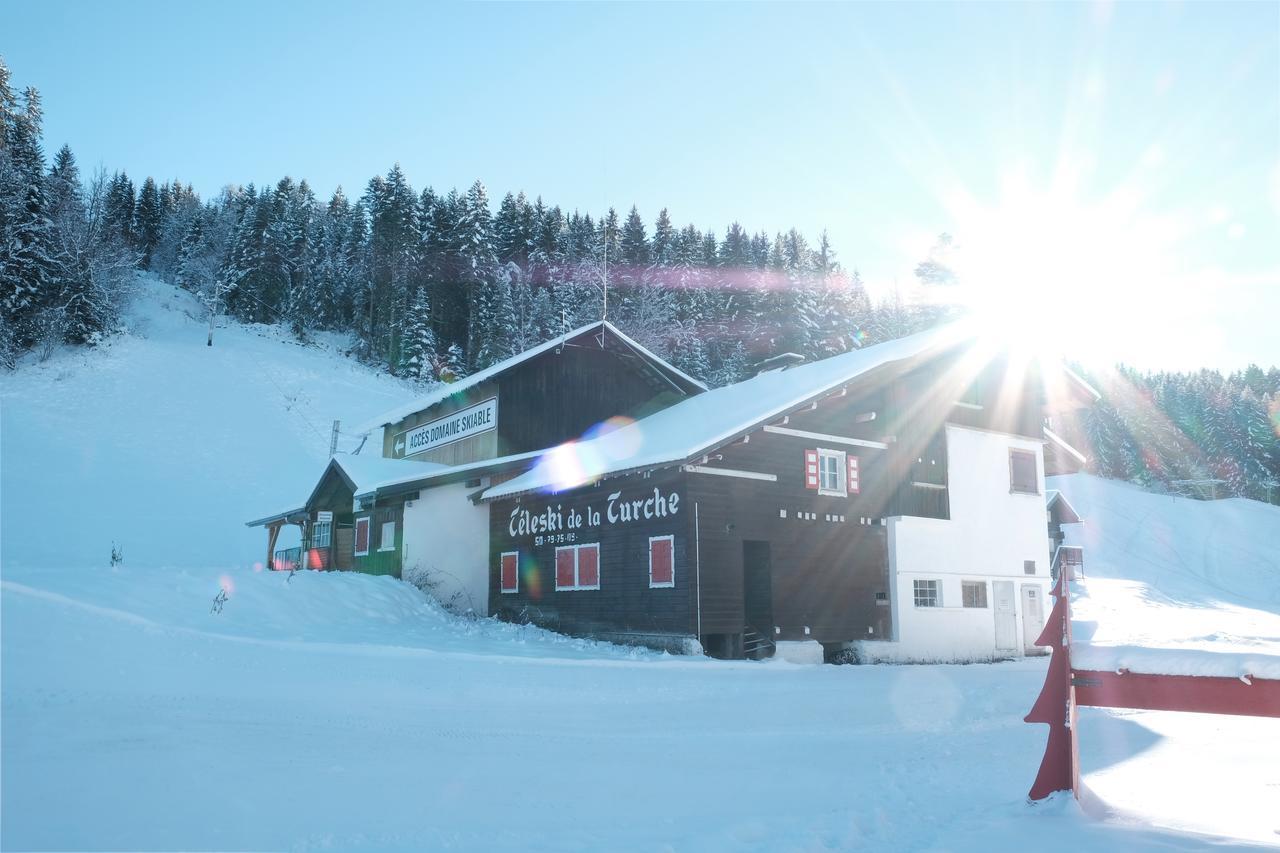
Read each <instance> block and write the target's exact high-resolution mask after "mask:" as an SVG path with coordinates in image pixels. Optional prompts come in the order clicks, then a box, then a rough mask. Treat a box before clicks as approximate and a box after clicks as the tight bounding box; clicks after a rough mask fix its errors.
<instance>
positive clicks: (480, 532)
mask: <svg viewBox="0 0 1280 853" xmlns="http://www.w3.org/2000/svg"><path fill="white" fill-rule="evenodd" d="M482 482H483V485H488V480H487V479H486V480H484V481H482ZM476 490H477V487H475V486H473V487H471V488H469V489H468V488H467V487H466V486H465V485H464V484H462V483H451V484H449V485H445V486H437V487H435V488H432V489H423V490H422V492H421V494H420V496H419V498H418V499H417V500H415V501H411V502H409V503H406V504H405V507H404V554H403V557H404V568H403V571H402V574H403V576H404V579H405V580H410V581H412V580H414V579H415V578H416V577H418V576H421V575H422V574H424V573H425V574H426V575H427V577H428V578H429V579H430V580H431V581H433V582H435V584H436V586H435V587H434V589H433V592H434V594H435V596H436V598H438V599H439V600H440V602H441V603H442V604H445V605H448V606H450V607H451V608H453V609H455V610H457V611H458V612H462V613H466V612H468V611H471V612H474V613H476V614H477V615H480V616H487V615H488V613H489V565H488V563H489V505H488V504H481V505H480V506H476V505H474V504H472V503H471V501H469V500H468V499H467V495H469V494H471V493H472V492H475V491H476Z"/></svg>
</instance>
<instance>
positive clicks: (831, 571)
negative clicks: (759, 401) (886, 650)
mask: <svg viewBox="0 0 1280 853" xmlns="http://www.w3.org/2000/svg"><path fill="white" fill-rule="evenodd" d="M813 444H814V442H813V441H812V440H809V439H803V438H796V437H792V436H780V435H773V434H769V433H756V434H754V435H753V436H752V437H751V440H750V441H749V442H748V443H747V444H738V445H735V446H733V447H730V448H725V449H724V450H723V451H722V455H723V460H720V461H713V460H709V461H710V464H709V465H708V466H707V467H723V468H726V469H737V470H749V471H758V472H765V473H772V474H776V475H777V477H778V480H777V482H766V481H761V480H751V479H741V478H736V477H726V476H719V475H713V474H698V473H690V474H688V475H687V476H688V482H689V486H688V491H689V496H690V498H691V499H692V500H693V502H694V505H695V507H696V513H697V516H698V527H699V541H700V546H701V554H702V632H703V634H704V635H706V634H737V633H740V632H741V631H742V630H743V628H744V626H745V625H746V624H747V614H746V612H745V602H744V586H743V583H744V574H743V569H744V562H743V558H744V549H745V548H747V547H749V546H748V545H747V544H746V543H758V542H763V543H767V544H768V548H769V562H770V565H771V587H772V612H773V624H772V625H753V626H752V627H753V628H755V629H757V630H759V631H762V632H765V633H767V634H768V635H769V636H770V638H771V639H782V640H804V639H813V640H819V641H821V642H826V643H839V642H847V641H850V640H855V639H868V638H870V639H878V638H886V637H888V636H889V635H890V631H891V628H892V625H891V614H890V611H891V608H890V607H889V606H888V603H889V599H888V596H889V594H890V592H891V590H890V586H889V578H888V559H887V552H886V550H885V541H886V537H885V528H884V527H882V526H881V525H880V524H879V523H878V518H879V516H878V515H876V510H877V509H878V508H879V507H880V506H881V505H882V500H881V499H880V497H879V496H878V495H879V492H880V491H881V490H882V488H883V487H882V486H881V485H878V484H879V482H880V478H881V477H882V472H883V471H884V454H885V451H883V450H874V449H870V448H854V447H842V448H838V449H843V450H847V451H851V452H856V453H857V454H858V458H859V460H860V464H861V467H862V471H863V473H862V477H861V479H862V492H861V493H860V494H858V495H850V496H848V497H838V496H825V495H819V494H818V493H817V492H816V491H814V490H812V489H808V488H806V487H805V483H804V451H805V449H806V447H807V446H812V445H813ZM876 454H880V458H877V456H876ZM784 513H785V517H784V515H783V514H784ZM864 518H871V519H873V520H874V521H875V523H873V524H865V523H863V519H864ZM755 547H759V546H755ZM877 593H881V594H883V595H884V598H883V599H881V601H883V602H884V603H883V604H878V603H877V598H876V595H877ZM806 627H808V629H809V632H808V633H805V628H806ZM775 628H780V629H781V633H775V632H774V629H775ZM868 628H870V629H871V632H870V633H869V632H868V630H867V629H868Z"/></svg>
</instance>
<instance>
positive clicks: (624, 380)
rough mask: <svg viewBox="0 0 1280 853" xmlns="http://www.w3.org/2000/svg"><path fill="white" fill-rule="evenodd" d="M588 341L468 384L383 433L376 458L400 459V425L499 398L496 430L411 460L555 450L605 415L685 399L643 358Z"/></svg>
mask: <svg viewBox="0 0 1280 853" xmlns="http://www.w3.org/2000/svg"><path fill="white" fill-rule="evenodd" d="M594 341H595V339H594V338H591V337H588V338H584V339H583V340H581V341H578V342H575V343H570V344H566V345H565V346H564V347H561V348H559V349H552V350H548V351H547V352H545V353H543V354H542V355H540V356H537V357H535V358H532V359H530V360H528V361H526V362H524V363H522V364H518V365H516V366H514V367H512V368H510V369H509V370H507V371H505V372H504V373H501V374H499V375H498V376H496V377H494V378H493V379H492V380H490V381H488V382H484V383H481V384H480V385H477V386H475V387H474V388H468V389H466V390H464V391H461V392H459V393H458V394H456V395H454V396H452V397H449V398H448V399H446V400H444V401H442V402H440V403H437V404H436V405H434V406H432V407H430V408H428V409H424V410H423V411H421V412H417V413H416V414H413V415H411V416H409V417H407V418H405V419H403V420H401V421H399V422H398V423H395V424H393V425H391V426H389V427H387V428H386V429H385V430H384V431H383V442H382V455H383V456H385V457H388V458H398V454H397V453H396V451H395V442H396V439H397V436H399V435H400V434H401V433H403V432H405V431H406V430H409V429H412V428H414V427H416V426H420V425H421V424H424V423H429V422H431V421H434V420H436V419H438V418H441V417H444V416H445V415H448V414H451V413H453V412H456V411H458V410H460V409H465V408H467V407H468V406H472V405H475V404H476V403H479V402H481V401H483V400H487V399H489V398H490V397H497V398H498V425H497V429H496V430H490V431H489V432H485V433H481V434H479V435H475V436H471V437H469V438H464V439H461V440H459V441H456V442H454V443H452V444H448V445H445V446H443V447H439V448H436V449H435V450H430V451H427V452H425V453H419V454H415V455H414V456H413V457H412V458H413V459H417V460H422V461H426V462H439V463H442V464H445V465H460V464H464V463H467V462H476V461H481V460H484V459H492V458H495V457H498V456H507V455H511V454H515V453H526V452H529V451H532V450H542V449H544V448H547V447H554V446H555V445H557V444H561V443H563V442H565V441H569V440H570V439H575V438H578V437H579V436H581V435H582V434H583V433H584V432H586V431H587V430H588V429H590V428H591V427H593V426H595V425H596V424H598V423H601V422H602V421H605V420H607V419H609V418H611V417H615V416H624V417H630V418H640V417H643V416H645V415H648V414H651V413H653V412H655V411H657V410H659V409H662V408H665V407H667V406H669V405H671V404H673V403H677V402H679V401H680V400H682V399H684V398H685V396H686V395H685V392H684V391H683V390H681V389H679V388H676V387H674V386H672V385H671V384H669V383H667V382H666V380H664V379H662V378H661V375H660V374H659V373H657V372H656V371H654V370H652V369H651V368H649V367H647V366H646V365H644V364H643V363H641V361H640V359H639V358H638V356H635V355H634V354H632V353H630V352H629V351H628V350H625V349H622V348H619V347H618V346H617V345H616V343H613V342H610V344H609V345H608V346H607V347H606V348H601V347H600V346H599V345H597V344H596V343H595V342H594Z"/></svg>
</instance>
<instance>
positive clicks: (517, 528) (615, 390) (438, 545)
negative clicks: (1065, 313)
mask: <svg viewBox="0 0 1280 853" xmlns="http://www.w3.org/2000/svg"><path fill="white" fill-rule="evenodd" d="M795 362H796V360H795V359H782V360H779V361H778V362H777V363H776V364H772V365H767V367H768V368H769V369H766V370H764V371H762V372H761V373H760V374H759V375H757V376H756V377H754V378H752V379H749V380H747V381H744V382H741V383H738V384H736V385H732V386H727V387H725V388H719V389H715V390H711V391H708V390H706V389H705V388H704V387H703V386H702V385H701V384H700V383H698V382H697V381H696V380H694V379H692V378H691V377H688V376H687V375H685V374H683V373H681V372H680V371H678V370H676V369H675V368H673V367H672V366H671V365H669V364H666V363H665V362H664V361H662V360H661V359H660V358H658V357H656V356H654V355H653V354H652V353H650V352H649V351H647V350H645V349H644V348H643V347H641V346H639V345H638V344H636V343H635V342H634V341H632V340H630V339H629V338H627V337H626V336H625V335H623V334H622V333H621V332H619V331H618V330H617V329H615V328H614V327H613V326H611V325H610V324H608V323H597V324H593V325H591V326H587V327H584V328H582V329H578V330H576V331H574V332H571V333H569V334H568V335H565V336H562V337H560V338H557V339H555V340H553V341H550V342H548V343H547V344H544V345H542V346H540V347H537V348H535V349H533V350H530V351H529V352H527V353H524V354H521V355H520V356H517V357H515V358H513V359H509V360H508V361H506V362H503V363H501V364H498V365H495V366H494V367H492V368H490V369H489V370H486V371H482V372H480V373H478V374H476V375H474V376H472V377H469V378H468V379H466V380H464V381H463V382H460V383H457V384H455V385H451V386H444V387H443V388H440V389H436V390H435V391H433V392H432V393H431V394H429V395H427V396H425V397H423V398H420V399H418V400H415V401H412V402H411V403H408V404H406V405H405V406H402V407H399V408H398V409H396V410H393V411H391V412H388V413H386V414H384V415H382V416H381V417H379V418H377V419H375V420H374V421H371V422H370V423H369V424H368V425H367V428H368V429H369V430H370V432H374V431H376V430H377V429H381V430H382V434H381V436H380V438H381V450H382V457H381V458H379V459H377V460H376V464H372V465H370V466H368V468H366V469H364V470H357V469H360V467H361V466H360V463H355V464H352V465H348V464H346V460H344V459H342V458H341V457H339V458H337V459H335V461H334V462H331V463H330V465H329V467H328V468H327V469H326V471H325V473H324V476H323V477H322V478H321V482H320V484H318V485H317V486H316V488H315V490H313V493H312V495H311V498H309V499H308V501H307V503H306V505H305V506H303V507H301V508H299V509H297V510H293V511H291V513H284V514H280V515H277V516H272V517H268V518H266V519H259V520H258V521H256V522H253V523H255V524H262V525H264V526H266V527H267V528H268V530H269V531H271V530H273V529H274V530H278V529H279V526H280V525H282V524H286V523H298V522H299V521H301V522H302V523H303V525H306V526H309V529H310V530H312V531H313V532H314V531H318V530H320V528H319V527H318V525H320V524H322V521H321V518H322V514H326V513H327V514H330V515H329V516H328V517H330V518H332V519H333V520H334V521H333V523H334V524H335V527H334V528H333V530H334V531H335V532H334V533H333V534H331V535H330V536H329V538H328V539H327V540H325V538H324V537H323V536H319V537H317V536H315V535H312V536H311V538H309V539H308V538H307V537H306V535H305V529H304V544H303V547H302V549H301V550H300V555H302V560H301V561H302V562H303V563H305V564H308V565H310V564H312V563H313V562H320V563H322V564H323V565H320V566H317V567H322V568H329V567H333V568H354V569H358V570H365V571H386V572H388V573H391V574H395V575H397V576H404V577H406V578H413V577H424V578H426V579H427V580H428V583H427V584H426V586H428V587H429V588H431V589H432V590H433V592H434V593H435V594H437V596H438V597H440V598H441V599H442V600H443V601H444V602H445V603H446V604H448V605H450V606H453V607H455V608H457V609H461V610H467V611H471V612H476V613H488V614H493V615H496V616H498V617H499V618H503V619H508V620H513V621H528V622H533V623H536V624H539V625H543V626H546V627H549V628H553V629H555V630H559V631H564V632H566V633H570V634H576V635H584V636H594V637H601V638H607V639H612V640H615V641H622V642H632V643H642V644H646V645H651V646H657V647H664V648H669V649H673V650H676V649H678V650H686V649H691V648H702V649H705V650H706V651H707V652H708V653H710V654H714V655H717V656H722V657H742V656H750V657H759V656H764V655H768V654H771V653H772V652H773V651H774V649H775V648H776V647H777V644H779V643H784V642H809V643H819V644H821V645H822V648H823V652H824V655H825V656H826V657H827V658H828V659H837V658H842V657H856V658H858V659H864V660H989V659H992V658H998V657H1011V656H1017V655H1022V654H1035V653H1039V651H1040V650H1039V647H1037V646H1036V645H1035V639H1036V638H1037V637H1038V636H1039V633H1040V629H1041V627H1042V624H1043V619H1044V612H1043V610H1042V607H1043V604H1042V602H1043V601H1044V599H1045V596H1046V595H1047V591H1048V587H1049V579H1050V560H1049V559H1046V552H1045V548H1046V490H1045V487H1044V475H1045V473H1046V468H1047V466H1048V464H1049V463H1048V462H1047V461H1046V459H1047V457H1046V450H1045V448H1046V446H1047V444H1049V443H1052V444H1053V445H1054V447H1055V450H1054V451H1052V453H1053V454H1054V455H1053V457H1052V458H1053V459H1055V460H1062V461H1061V462H1060V463H1059V462H1057V461H1055V462H1054V465H1055V467H1058V466H1059V465H1061V466H1064V467H1065V466H1069V465H1070V464H1072V462H1071V460H1074V461H1075V462H1076V463H1077V464H1078V462H1079V461H1080V460H1082V457H1080V455H1079V453H1078V451H1076V450H1075V449H1074V448H1072V447H1071V446H1070V445H1069V444H1068V443H1066V442H1065V441H1064V440H1062V439H1061V438H1058V437H1056V436H1055V437H1054V438H1049V437H1047V435H1046V419H1047V418H1051V417H1052V416H1053V415H1054V413H1055V412H1059V411H1062V412H1070V411H1075V410H1078V409H1079V408H1081V407H1083V406H1087V405H1089V404H1090V403H1091V402H1092V399H1093V398H1092V397H1091V395H1090V392H1091V389H1088V388H1087V386H1085V385H1084V384H1083V383H1082V382H1080V381H1078V380H1077V379H1073V378H1072V376H1071V375H1068V374H1065V373H1062V372H1061V371H1059V370H1058V369H1057V368H1047V367H1044V366H1042V365H1038V364H1035V363H1031V364H1025V363H1016V362H1014V361H1012V360H1011V359H1010V358H1009V357H1008V356H1006V355H1004V354H1002V353H1000V352H998V351H995V350H993V349H991V348H989V347H987V346H986V345H985V344H984V342H983V341H981V340H979V339H976V338H975V337H973V336H972V335H970V334H968V333H966V331H965V330H964V329H963V328H962V327H959V326H948V327H943V328H941V329H937V330H933V331H930V332H926V333H922V334H920V335H915V336H912V337H909V338H904V339H902V340H899V341H893V342H889V343H886V344H881V345H878V346H874V347H869V348H866V349H864V350H859V351H855V352H851V353H846V354H844V355H840V356H835V357H832V358H829V359H825V360H823V361H820V362H815V363H812V364H799V365H797V364H795ZM347 524H350V528H349V531H350V532H349V534H347V533H343V532H342V531H345V530H348V528H347V527H346V525H347ZM348 535H349V537H350V542H351V545H350V549H351V552H350V558H349V560H348V557H347V555H346V553H339V552H345V549H346V548H347V545H346V544H345V543H346V539H345V538H344V539H342V541H341V542H339V537H345V536H348ZM270 536H272V537H273V536H274V534H270ZM322 541H327V542H328V543H329V545H328V547H329V549H330V551H329V553H328V556H325V557H321V558H320V559H319V560H318V561H313V560H312V558H311V556H310V552H309V550H308V549H307V547H306V545H307V544H308V543H310V544H311V545H313V546H315V545H316V543H318V542H322ZM270 547H274V545H271V546H270ZM380 554H381V555H384V556H382V557H380V558H379V557H378V555H380ZM275 558H276V559H277V560H278V555H275ZM326 560H327V561H328V562H325V561H326Z"/></svg>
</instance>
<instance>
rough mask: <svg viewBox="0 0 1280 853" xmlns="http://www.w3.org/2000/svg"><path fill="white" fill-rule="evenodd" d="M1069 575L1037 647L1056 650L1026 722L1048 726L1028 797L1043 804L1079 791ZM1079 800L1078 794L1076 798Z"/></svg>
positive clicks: (1062, 582)
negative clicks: (1054, 795) (1057, 794)
mask: <svg viewBox="0 0 1280 853" xmlns="http://www.w3.org/2000/svg"><path fill="white" fill-rule="evenodd" d="M1068 574H1069V571H1068V570H1067V569H1066V567H1065V566H1064V567H1063V570H1062V572H1061V573H1060V574H1059V576H1058V585H1057V588H1056V589H1055V590H1054V596H1055V597H1056V599H1057V600H1056V601H1055V602H1054V605H1053V610H1051V611H1050V612H1049V619H1048V621H1047V622H1046V623H1045V626H1044V631H1042V632H1041V633H1040V638H1039V639H1038V640H1036V645H1038V646H1049V647H1050V648H1051V649H1053V652H1052V656H1051V657H1050V658H1049V672H1048V674H1047V675H1046V676H1045V680H1044V687H1042V688H1041V689H1040V696H1039V697H1038V698H1037V699H1036V703H1035V704H1034V705H1032V706H1031V712H1030V713H1028V714H1027V716H1026V717H1024V718H1023V719H1024V720H1025V721H1026V722H1028V723H1048V725H1049V739H1048V741H1047V742H1046V744H1045V748H1044V758H1043V759H1041V761H1040V772H1039V773H1037V774H1036V781H1035V784H1033V785H1032V786H1031V791H1030V792H1029V793H1028V794H1027V796H1028V797H1029V798H1030V799H1032V800H1043V799H1044V798H1045V797H1047V796H1049V795H1050V794H1052V793H1053V792H1054V791H1073V792H1074V791H1077V783H1078V781H1079V776H1080V774H1079V770H1078V765H1079V758H1078V750H1077V746H1076V732H1075V722H1076V714H1075V691H1074V688H1072V686H1071V613H1070V602H1069V600H1068V598H1069V596H1070V595H1071V590H1070V588H1069V587H1068V586H1067V576H1068ZM1077 796H1078V794H1077Z"/></svg>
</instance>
